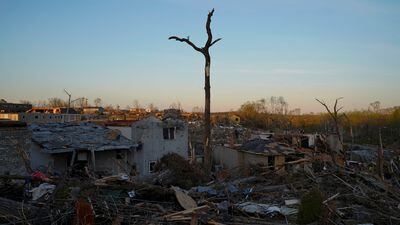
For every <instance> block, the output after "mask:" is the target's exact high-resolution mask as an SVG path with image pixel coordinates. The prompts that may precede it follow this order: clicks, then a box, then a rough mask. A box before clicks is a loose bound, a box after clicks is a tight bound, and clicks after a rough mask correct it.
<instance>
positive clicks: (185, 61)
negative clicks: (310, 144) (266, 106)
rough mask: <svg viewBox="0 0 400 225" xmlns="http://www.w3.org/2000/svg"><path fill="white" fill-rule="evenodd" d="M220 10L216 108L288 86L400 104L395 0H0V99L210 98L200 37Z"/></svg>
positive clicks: (186, 101)
mask: <svg viewBox="0 0 400 225" xmlns="http://www.w3.org/2000/svg"><path fill="white" fill-rule="evenodd" d="M213 7H214V8H215V13H214V17H213V21H212V29H213V33H214V37H222V38H223V39H222V41H220V42H218V43H217V44H216V45H215V46H213V48H212V52H211V54H212V68H211V79H212V80H211V85H212V88H211V91H212V110H213V111H222V110H230V109H237V108H238V107H239V106H240V104H242V103H243V102H245V101H247V100H257V99H260V98H264V97H269V96H284V97H285V98H286V100H287V101H288V102H289V106H290V108H296V107H300V108H302V111H303V112H309V111H314V112H316V111H322V108H321V106H320V105H319V103H317V102H316V101H315V100H314V98H315V97H318V98H322V99H325V100H326V101H327V102H330V101H333V99H335V98H336V97H344V100H343V104H344V106H345V109H347V110H351V109H355V108H366V107H367V106H368V104H369V103H370V102H373V101H375V100H379V101H381V103H382V105H383V106H384V107H387V106H394V105H400V1H398V0H391V1H390V0H375V1H370V0H335V1H333V0H332V1H321V0H309V1H305V0H304V1H303V0H276V1H272V0H271V1H269V0H248V1H244V0H241V1H236V0H218V1H205V0H196V1H195V0H193V1H190V0H163V1H161V0H158V1H156V0H153V1H151V0H146V1H143V0H141V1H133V0H126V1H120V0H112V1H111V0H85V1H82V0H68V1H57V0H48V1H42V0H36V1H29V0H26V1H20V0H1V1H0V98H4V99H6V100H8V101H19V100H21V99H27V100H31V101H37V100H39V99H47V98H50V97H60V98H64V99H67V96H66V95H65V94H64V93H63V89H64V88H66V89H68V90H69V91H70V92H72V95H73V96H72V98H78V97H81V96H85V97H87V98H89V101H90V102H93V99H94V98H96V97H100V98H102V100H103V103H105V104H114V105H115V104H118V105H120V106H121V107H125V106H126V105H132V103H133V100H135V99H137V100H139V102H140V103H141V104H142V105H147V104H148V103H150V102H152V103H154V104H155V105H158V106H159V107H161V108H163V107H168V106H169V105H170V103H172V102H176V101H180V102H181V103H182V105H183V107H184V108H185V109H186V110H189V111H190V110H191V109H192V108H193V107H194V106H202V105H203V104H204V99H203V98H204V97H203V96H204V91H203V83H204V78H203V65H204V62H203V61H204V59H203V57H202V55H200V54H199V53H197V52H195V51H194V50H193V49H191V48H190V47H189V46H187V45H185V44H183V43H180V42H175V41H170V40H168V37H169V36H170V35H178V36H183V37H186V36H189V35H190V40H192V41H193V42H195V43H197V44H198V45H203V44H204V43H205V39H206V33H205V28H204V24H205V20H206V16H207V13H208V11H209V10H210V9H212V8H213Z"/></svg>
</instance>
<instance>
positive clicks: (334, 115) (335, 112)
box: [315, 98, 346, 171]
mask: <svg viewBox="0 0 400 225" xmlns="http://www.w3.org/2000/svg"><path fill="white" fill-rule="evenodd" d="M340 99H342V98H337V99H336V100H335V105H334V106H333V112H332V111H331V110H330V109H329V107H328V106H327V105H326V103H325V102H323V101H321V100H319V99H315V100H317V101H318V102H319V103H320V104H321V105H323V106H324V107H325V109H326V111H327V112H328V113H329V115H330V116H331V118H332V120H333V124H334V127H335V134H336V135H338V139H339V142H340V148H341V151H342V152H335V151H332V149H330V154H331V157H332V161H333V163H334V164H335V166H336V167H337V169H338V170H339V171H340V166H339V165H338V162H337V160H336V156H337V155H338V153H342V154H343V159H344V164H345V165H346V154H345V152H344V148H343V140H342V137H341V133H340V128H339V115H338V113H339V111H340V110H341V109H342V108H343V107H340V108H337V104H338V101H339V100H340Z"/></svg>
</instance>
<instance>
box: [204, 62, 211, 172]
mask: <svg viewBox="0 0 400 225" xmlns="http://www.w3.org/2000/svg"><path fill="white" fill-rule="evenodd" d="M205 58H206V65H205V68H204V75H205V76H204V92H205V104H204V139H203V143H204V157H205V158H206V160H205V161H204V167H205V168H206V170H207V171H210V170H211V168H212V152H211V141H210V138H211V91H210V89H211V86H210V66H211V58H210V57H209V56H208V57H207V56H206V57H205Z"/></svg>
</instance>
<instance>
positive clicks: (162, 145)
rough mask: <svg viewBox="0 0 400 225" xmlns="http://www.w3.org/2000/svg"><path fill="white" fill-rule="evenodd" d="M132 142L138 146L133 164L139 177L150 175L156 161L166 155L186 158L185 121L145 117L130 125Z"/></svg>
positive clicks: (186, 133)
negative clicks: (175, 154) (174, 154)
mask: <svg viewBox="0 0 400 225" xmlns="http://www.w3.org/2000/svg"><path fill="white" fill-rule="evenodd" d="M132 141H133V142H135V143H138V144H139V148H138V150H137V151H136V152H135V156H134V162H135V164H136V170H137V172H138V173H139V176H140V177H144V176H147V175H149V174H151V173H152V172H153V170H154V165H155V164H156V162H157V160H159V159H160V158H161V157H163V156H164V155H165V154H167V153H172V152H173V153H177V154H179V155H181V156H183V157H184V158H186V159H187V158H188V126H187V124H186V122H185V121H183V120H180V119H177V118H172V117H168V118H165V119H163V120H160V119H158V118H156V117H154V116H150V117H147V118H145V119H143V120H139V121H137V122H134V123H133V124H132Z"/></svg>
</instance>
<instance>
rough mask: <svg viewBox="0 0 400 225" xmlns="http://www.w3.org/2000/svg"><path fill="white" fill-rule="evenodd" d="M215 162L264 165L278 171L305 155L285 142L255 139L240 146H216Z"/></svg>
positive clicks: (226, 164)
mask: <svg viewBox="0 0 400 225" xmlns="http://www.w3.org/2000/svg"><path fill="white" fill-rule="evenodd" d="M213 155H214V163H215V164H216V165H221V166H222V167H223V168H227V169H231V168H237V167H241V168H248V167H250V166H252V165H263V166H264V167H265V168H267V169H270V170H276V171H277V172H278V173H283V172H285V169H286V163H287V162H290V161H294V160H296V159H300V158H303V157H304V154H303V153H301V152H298V151H296V150H295V149H293V148H291V147H289V146H288V145H286V144H283V143H277V142H273V141H272V140H265V139H254V140H250V141H248V142H246V143H244V144H243V145H239V146H234V147H232V146H229V147H227V146H215V147H214V151H213Z"/></svg>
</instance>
